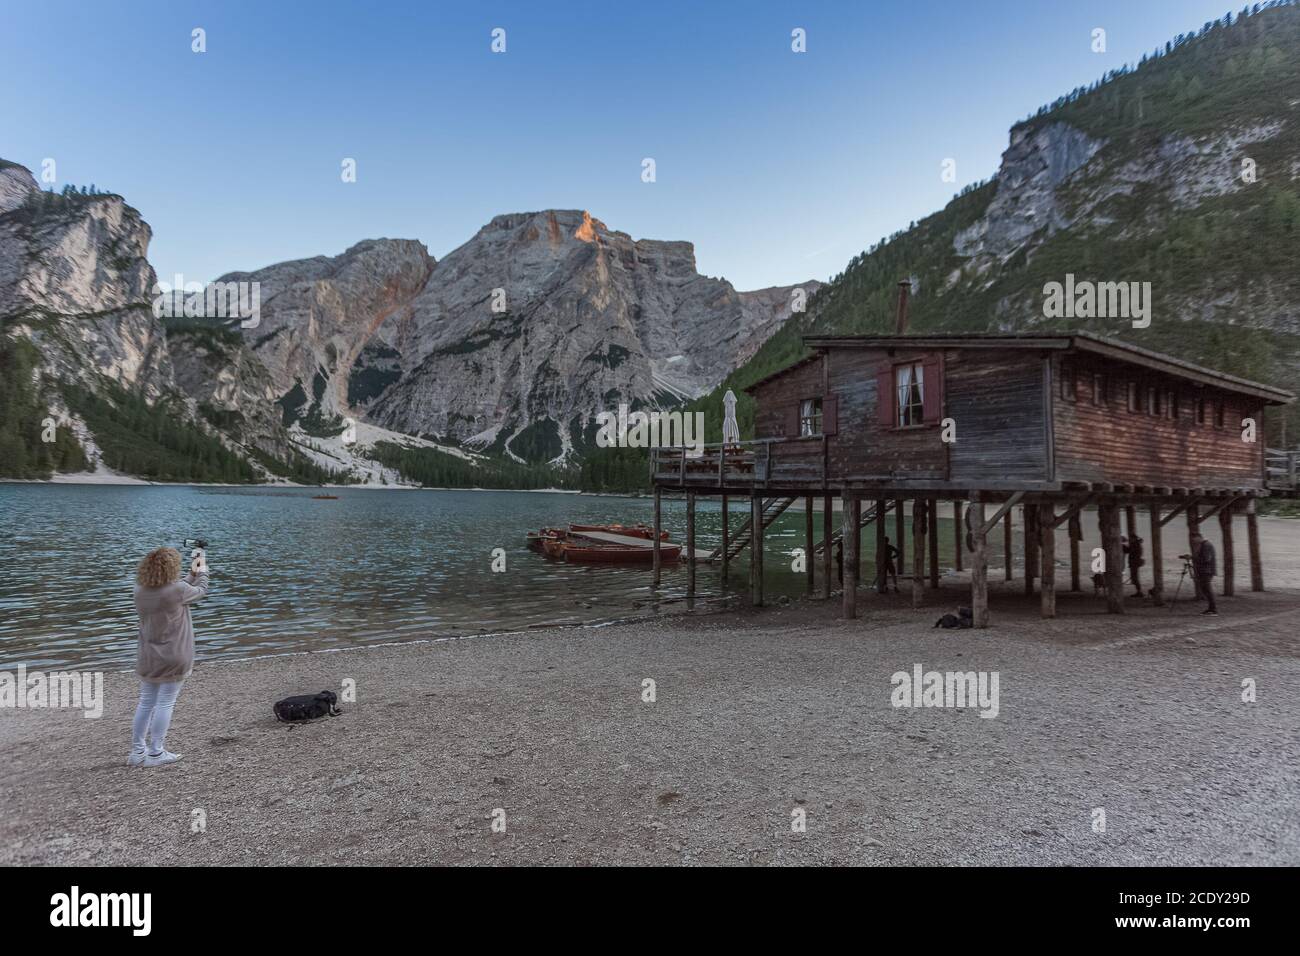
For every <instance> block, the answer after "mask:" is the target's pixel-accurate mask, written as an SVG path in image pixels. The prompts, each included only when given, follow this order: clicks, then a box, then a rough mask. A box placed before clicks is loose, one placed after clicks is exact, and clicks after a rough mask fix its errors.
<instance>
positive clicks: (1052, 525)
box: [1038, 502, 1056, 617]
mask: <svg viewBox="0 0 1300 956" xmlns="http://www.w3.org/2000/svg"><path fill="white" fill-rule="evenodd" d="M1038 550H1039V552H1040V554H1041V555H1042V562H1043V567H1042V573H1041V575H1040V578H1041V581H1042V587H1041V588H1040V589H1039V590H1040V591H1041V593H1042V605H1043V617H1056V512H1055V510H1054V509H1053V507H1052V505H1051V504H1050V503H1047V502H1044V503H1043V504H1041V505H1039V506H1038Z"/></svg>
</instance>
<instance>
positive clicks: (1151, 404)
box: [1147, 385, 1160, 417]
mask: <svg viewBox="0 0 1300 956" xmlns="http://www.w3.org/2000/svg"><path fill="white" fill-rule="evenodd" d="M1147 414H1148V415H1155V416H1157V417H1158V416H1159V415H1160V390H1159V389H1158V388H1156V387H1155V386H1154V385H1148V386H1147Z"/></svg>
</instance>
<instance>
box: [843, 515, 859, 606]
mask: <svg viewBox="0 0 1300 956" xmlns="http://www.w3.org/2000/svg"><path fill="white" fill-rule="evenodd" d="M843 502H844V522H843V530H842V531H841V532H840V539H841V540H842V541H843V542H844V617H845V618H848V619H849V620H852V619H853V618H855V617H857V616H858V589H857V586H856V585H857V580H858V542H859V536H858V514H859V511H858V509H859V507H860V503H859V499H858V496H857V495H856V494H853V493H852V492H849V491H846V492H845V493H844V498H843Z"/></svg>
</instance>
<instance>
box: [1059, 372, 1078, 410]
mask: <svg viewBox="0 0 1300 956" xmlns="http://www.w3.org/2000/svg"><path fill="white" fill-rule="evenodd" d="M1077 390H1078V382H1077V380H1076V376H1075V372H1074V368H1073V367H1072V366H1069V365H1062V366H1061V398H1062V400H1064V401H1067V402H1072V401H1074V400H1075V398H1076V396H1077V394H1078V391H1077Z"/></svg>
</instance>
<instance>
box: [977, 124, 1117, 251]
mask: <svg viewBox="0 0 1300 956" xmlns="http://www.w3.org/2000/svg"><path fill="white" fill-rule="evenodd" d="M1104 145H1105V141H1104V140H1098V139H1093V138H1091V137H1089V136H1087V135H1086V134H1085V133H1083V132H1081V131H1079V130H1077V129H1075V128H1074V127H1072V126H1069V125H1067V124H1065V123H1059V122H1058V123H1052V124H1050V125H1048V126H1045V127H1043V128H1042V129H1038V130H1035V131H1033V132H1032V133H1031V132H1028V131H1026V130H1025V129H1023V128H1016V129H1014V130H1012V133H1011V145H1010V146H1009V147H1008V148H1007V150H1006V152H1005V153H1003V154H1002V167H1001V169H999V171H998V185H997V195H996V196H995V197H994V199H993V202H992V203H990V204H989V208H988V212H987V214H986V215H985V216H984V217H983V218H982V219H980V220H979V221H978V222H975V223H974V224H972V225H971V226H970V227H968V228H967V229H965V230H963V231H962V232H960V233H958V234H957V236H956V238H955V239H954V242H953V245H954V248H955V251H956V253H957V255H959V256H972V257H974V256H987V257H992V258H996V259H1005V258H1007V257H1008V256H1010V255H1012V254H1013V253H1015V252H1016V251H1017V250H1018V249H1020V248H1021V247H1022V246H1023V245H1024V244H1025V243H1026V242H1027V241H1028V240H1029V239H1030V238H1031V237H1033V236H1035V235H1037V234H1039V233H1041V234H1043V235H1045V236H1050V235H1051V234H1052V233H1053V232H1056V231H1057V230H1059V229H1064V228H1067V227H1068V226H1069V225H1070V220H1069V219H1068V218H1067V217H1066V215H1065V214H1064V212H1063V211H1062V208H1061V204H1060V202H1059V199H1058V196H1057V189H1058V187H1060V186H1061V185H1062V184H1063V183H1065V182H1066V181H1067V180H1068V179H1069V178H1070V177H1071V176H1073V175H1074V174H1075V173H1076V172H1077V171H1078V170H1080V169H1081V168H1083V166H1084V165H1086V164H1087V163H1088V161H1089V160H1091V159H1092V157H1093V156H1095V155H1096V154H1097V151H1098V150H1100V149H1101V148H1102V147H1103V146H1104Z"/></svg>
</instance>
